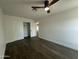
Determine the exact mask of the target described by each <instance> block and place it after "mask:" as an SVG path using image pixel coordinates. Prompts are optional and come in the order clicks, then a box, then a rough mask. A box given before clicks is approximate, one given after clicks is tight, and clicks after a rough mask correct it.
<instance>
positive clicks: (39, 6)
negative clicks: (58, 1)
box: [32, 6, 45, 8]
mask: <svg viewBox="0 0 79 59" xmlns="http://www.w3.org/2000/svg"><path fill="white" fill-rule="evenodd" d="M32 8H45V7H44V6H32Z"/></svg>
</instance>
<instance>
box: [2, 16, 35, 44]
mask: <svg viewBox="0 0 79 59" xmlns="http://www.w3.org/2000/svg"><path fill="white" fill-rule="evenodd" d="M23 22H30V23H31V37H33V36H36V30H35V29H36V28H35V22H34V21H33V20H31V19H27V18H23V17H16V16H8V15H4V25H5V36H6V42H7V43H8V42H13V41H16V40H19V39H23V38H24V28H23Z"/></svg>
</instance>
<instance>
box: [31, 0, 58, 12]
mask: <svg viewBox="0 0 79 59" xmlns="http://www.w3.org/2000/svg"><path fill="white" fill-rule="evenodd" d="M58 1H59V0H45V1H43V2H44V6H32V9H33V10H37V9H40V8H44V9H45V11H46V12H47V13H50V8H49V7H50V6H51V5H53V4H55V3H56V2H58Z"/></svg>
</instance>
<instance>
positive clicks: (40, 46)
mask: <svg viewBox="0 0 79 59" xmlns="http://www.w3.org/2000/svg"><path fill="white" fill-rule="evenodd" d="M5 56H9V57H5V58H4V59H78V51H76V50H73V49H70V48H67V47H64V46H61V45H58V44H55V43H53V42H50V41H47V40H44V39H41V38H36V37H35V38H26V39H23V40H19V41H15V42H11V43H8V44H7V46H6V51H5Z"/></svg>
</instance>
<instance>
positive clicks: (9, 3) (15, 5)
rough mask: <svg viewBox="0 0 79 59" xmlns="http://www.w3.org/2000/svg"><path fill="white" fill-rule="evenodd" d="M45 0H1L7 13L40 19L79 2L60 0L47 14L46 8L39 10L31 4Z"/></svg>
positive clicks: (0, 3)
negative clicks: (33, 8)
mask: <svg viewBox="0 0 79 59" xmlns="http://www.w3.org/2000/svg"><path fill="white" fill-rule="evenodd" d="M43 1H44V0H0V6H1V7H2V8H3V12H4V13H5V14H8V15H13V16H21V17H26V18H30V19H38V18H40V17H45V16H48V15H50V14H54V13H58V12H61V11H64V10H67V9H70V8H73V7H76V6H77V4H78V3H77V2H78V0H60V1H59V2H57V3H56V4H54V5H52V6H51V7H50V10H51V13H50V14H47V13H46V12H45V11H44V9H39V10H37V11H34V10H32V8H31V6H33V5H43Z"/></svg>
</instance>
